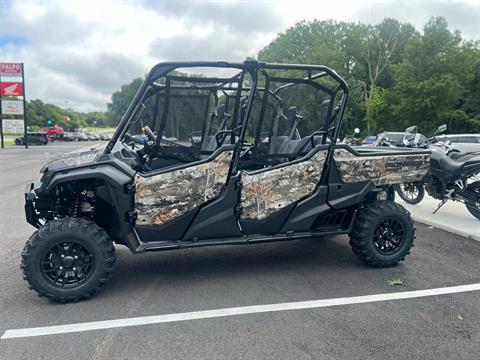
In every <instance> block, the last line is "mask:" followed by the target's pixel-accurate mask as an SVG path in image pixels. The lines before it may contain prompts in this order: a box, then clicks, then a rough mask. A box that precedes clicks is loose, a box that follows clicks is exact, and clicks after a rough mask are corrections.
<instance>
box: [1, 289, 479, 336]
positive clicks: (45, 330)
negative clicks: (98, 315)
mask: <svg viewBox="0 0 480 360" xmlns="http://www.w3.org/2000/svg"><path fill="white" fill-rule="evenodd" d="M479 290H480V283H479V284H471V285H460V286H451V287H443V288H436V289H427V290H415V291H404V292H396V293H388V294H376V295H366V296H353V297H344V298H336V299H323V300H311V301H296V302H288V303H279V304H267V305H253V306H241V307H234V308H225V309H215V310H203V311H193V312H185V313H177V314H166V315H153V316H142V317H135V318H126V319H115V320H105V321H92V322H83V323H76V324H68V325H55V326H44V327H36V328H26V329H13V330H7V331H5V333H4V334H3V335H2V337H1V339H13V338H24V337H33V336H43V335H55V334H66V333H74V332H83V331H92V330H103V329H112V328H121V327H128V326H139V325H151V324H161V323H171V322H179V321H188V320H199V319H211V318H217V317H225V316H234V315H247V314H258V313H266V312H278V311H287V310H302V309H314V308H323V307H329V306H339V305H352V304H365V303H371V302H378V301H391V300H402V299H413V298H421V297H428V296H438V295H446V294H456V293H463V292H468V291H479Z"/></svg>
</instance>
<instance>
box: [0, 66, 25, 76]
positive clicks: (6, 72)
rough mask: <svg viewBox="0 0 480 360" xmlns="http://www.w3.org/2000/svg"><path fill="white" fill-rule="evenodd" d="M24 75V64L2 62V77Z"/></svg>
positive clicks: (0, 67) (0, 74) (0, 70)
mask: <svg viewBox="0 0 480 360" xmlns="http://www.w3.org/2000/svg"><path fill="white" fill-rule="evenodd" d="M6 76H12V77H22V64H19V63H1V64H0V77H6Z"/></svg>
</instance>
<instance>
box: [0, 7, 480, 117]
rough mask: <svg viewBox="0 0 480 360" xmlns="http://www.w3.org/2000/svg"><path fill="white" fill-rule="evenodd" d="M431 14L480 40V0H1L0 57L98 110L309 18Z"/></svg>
mask: <svg viewBox="0 0 480 360" xmlns="http://www.w3.org/2000/svg"><path fill="white" fill-rule="evenodd" d="M431 16H443V17H445V18H446V19H447V21H448V23H449V26H450V28H451V29H452V30H460V31H461V32H462V35H463V36H464V37H465V38H468V39H480V0H477V1H474V0H471V1H464V2H453V1H376V0H375V1H374V0H371V1H361V0H357V1H354V0H350V1H346V0H345V1H343V0H333V1H332V0H328V1H320V0H317V1H314V0H313V1H304V0H294V1H282V0H277V1H273V0H272V1H253V0H252V1H248V0H238V1H234V0H232V1H208V0H203V1H193V0H192V1H181V0H180V1H173V0H166V1H160V0H150V1H148V0H139V1H119V0H117V1H113V0H91V1H90V0H79V1H77V0H70V1H60V0H49V1H46V0H43V1H33V0H16V1H15V0H0V62H24V63H25V76H26V79H25V80H26V93H27V94H26V95H27V99H37V98H38V99H41V100H42V101H44V102H48V103H53V104H56V105H58V106H61V107H66V106H68V107H69V108H72V109H74V110H77V111H96V110H105V109H106V104H107V103H108V102H109V101H110V97H111V95H112V93H113V92H114V91H116V90H118V89H119V88H120V86H121V85H122V84H125V83H128V82H130V81H131V80H132V79H134V78H135V77H142V76H144V75H145V74H146V73H147V72H148V70H149V69H150V68H151V67H152V66H153V65H154V64H156V63H158V62H161V61H180V60H225V61H243V60H244V59H245V58H246V57H247V56H255V55H256V54H257V53H258V51H259V50H260V49H262V48H263V47H264V46H266V45H268V43H269V42H270V41H272V40H273V39H274V38H275V37H276V35H277V34H278V33H280V32H284V31H285V30H286V29H287V28H289V27H290V26H292V25H294V24H295V23H297V22H299V21H301V20H304V19H305V20H307V21H310V20H314V19H319V20H326V19H334V20H341V21H362V22H366V23H372V24H374V23H378V22H380V21H382V20H383V18H385V17H393V18H396V19H398V20H400V21H404V22H410V23H411V24H413V25H414V26H415V27H416V28H417V29H418V30H421V29H422V27H423V25H424V24H425V23H426V22H427V21H428V19H429V18H430V17H431Z"/></svg>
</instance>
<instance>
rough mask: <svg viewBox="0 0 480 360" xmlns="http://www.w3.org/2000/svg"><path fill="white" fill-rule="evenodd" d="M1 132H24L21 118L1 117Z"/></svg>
mask: <svg viewBox="0 0 480 360" xmlns="http://www.w3.org/2000/svg"><path fill="white" fill-rule="evenodd" d="M2 126H3V133H4V134H13V133H22V134H23V133H24V132H25V127H24V121H23V119H15V120H12V119H3V122H2Z"/></svg>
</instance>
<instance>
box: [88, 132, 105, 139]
mask: <svg viewBox="0 0 480 360" xmlns="http://www.w3.org/2000/svg"><path fill="white" fill-rule="evenodd" d="M88 140H90V141H98V140H102V139H101V137H100V135H98V134H95V133H90V134H88Z"/></svg>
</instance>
